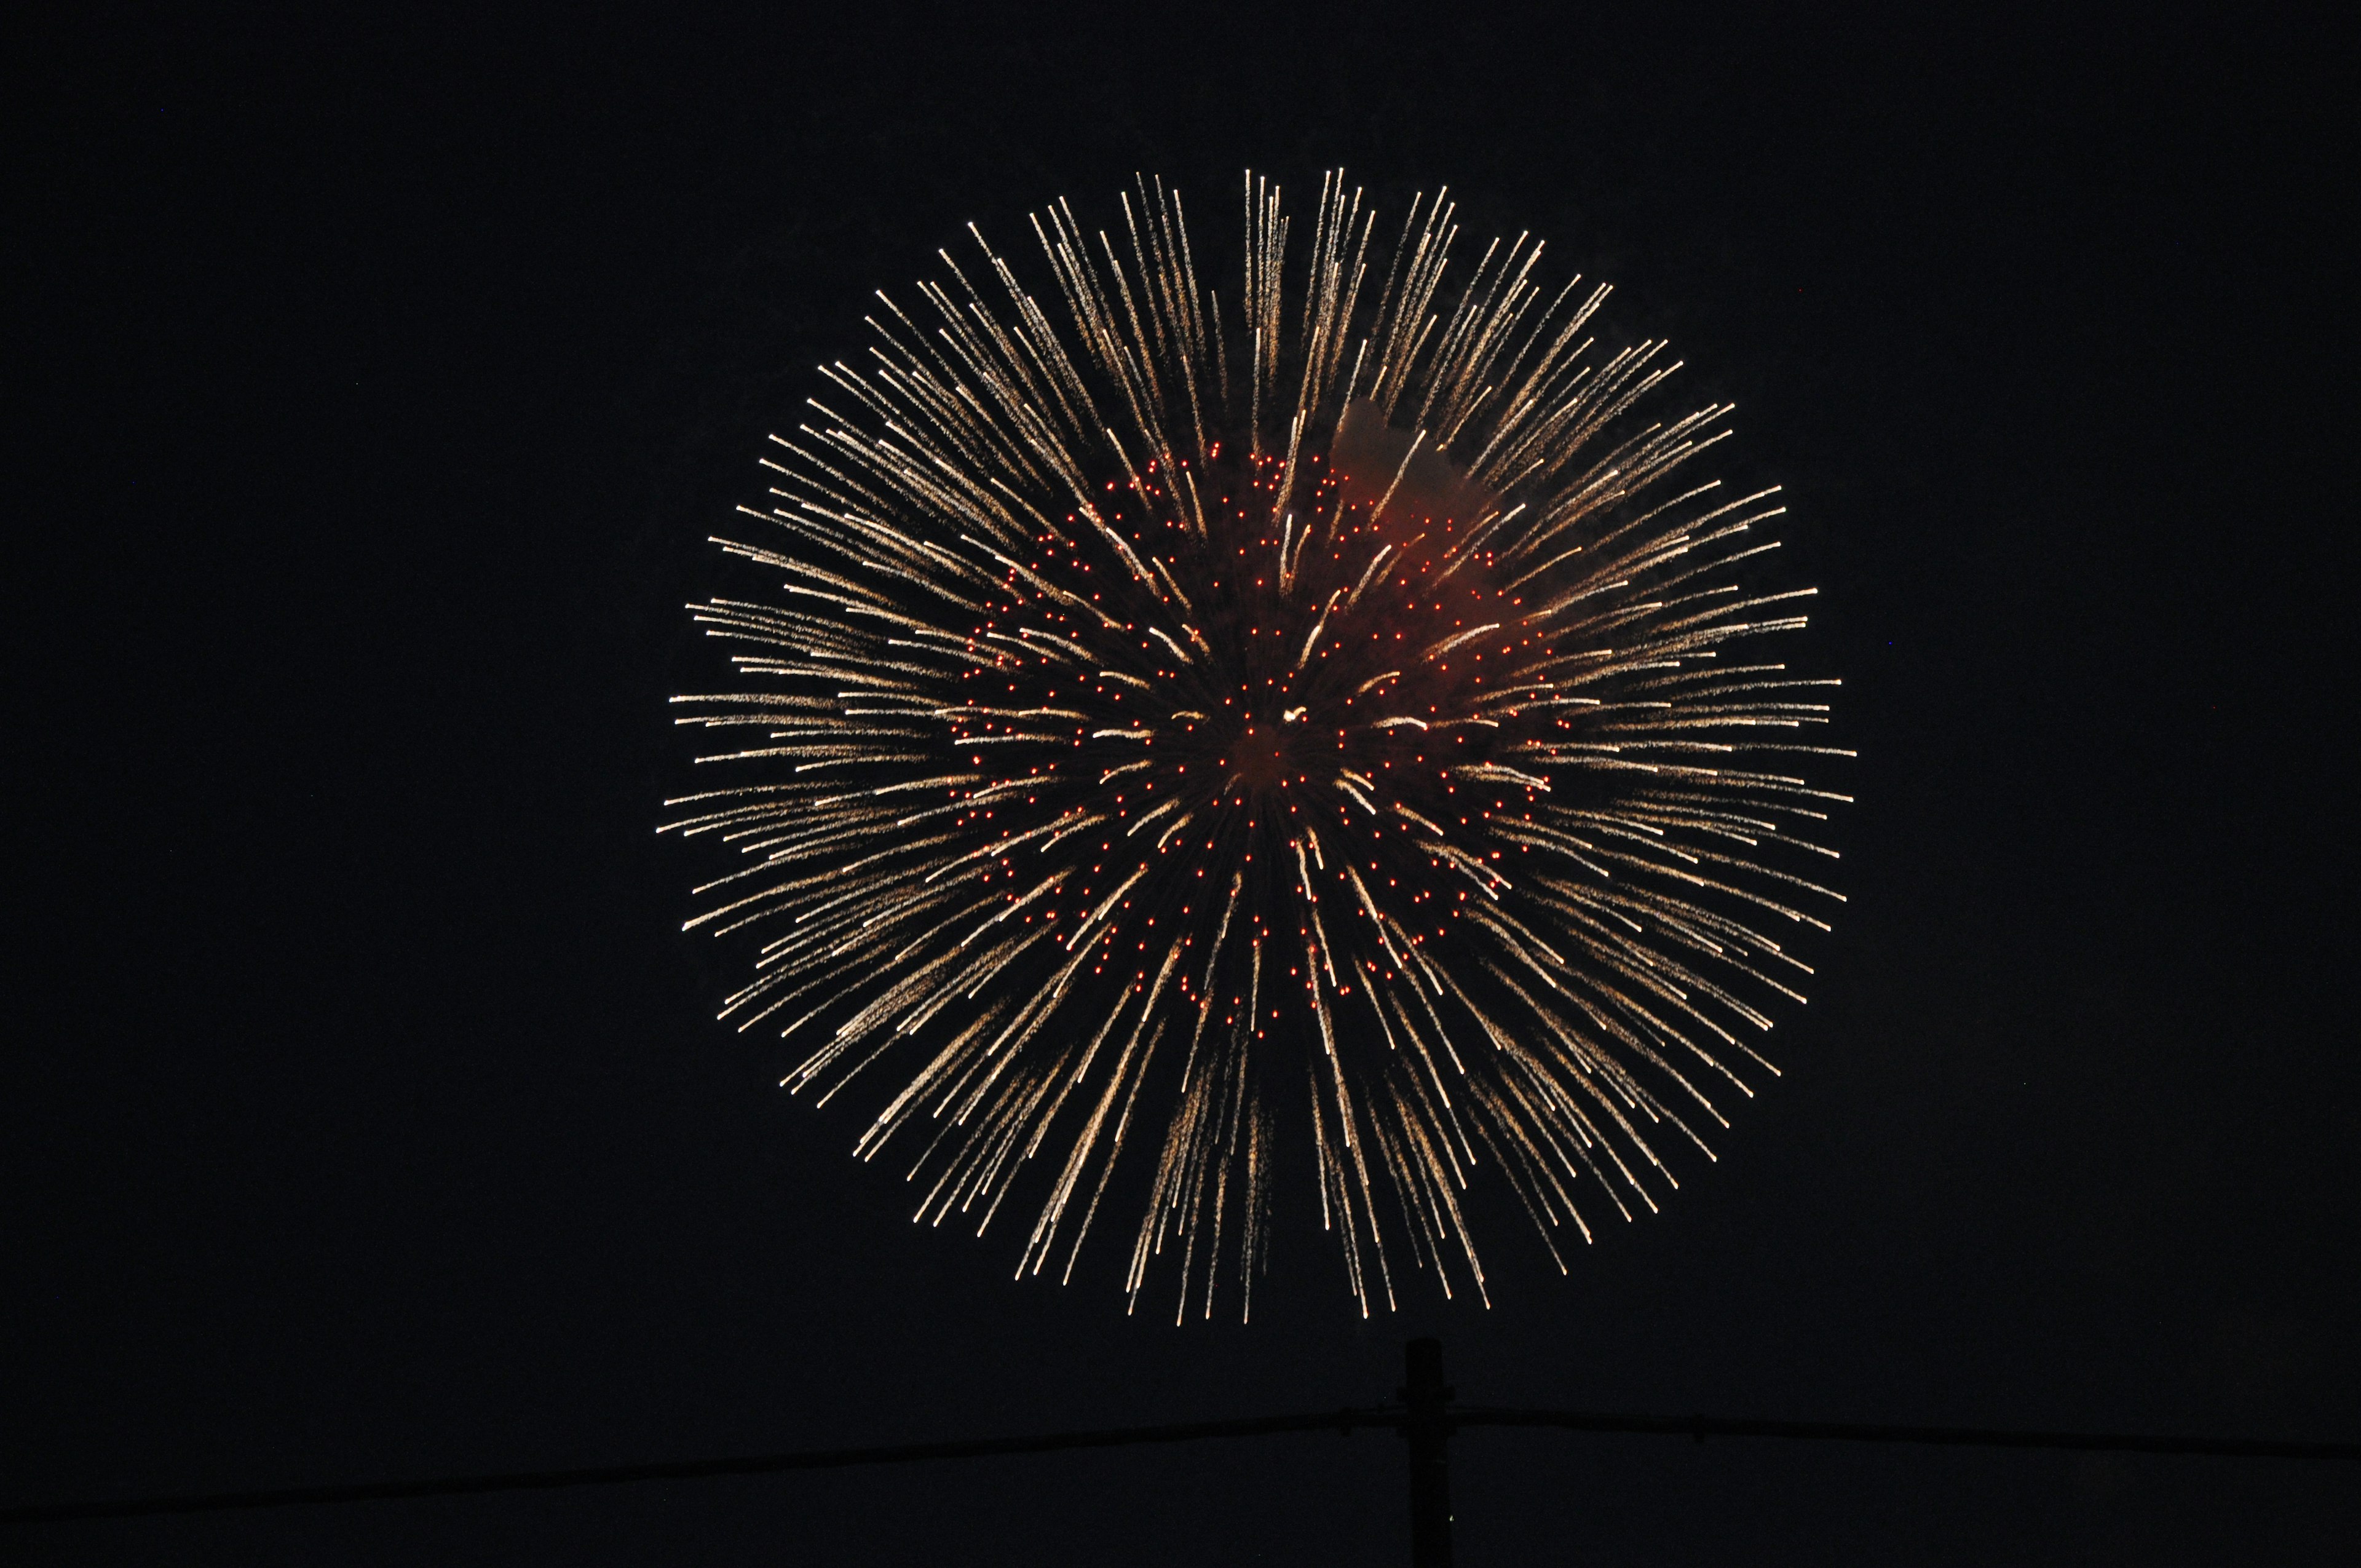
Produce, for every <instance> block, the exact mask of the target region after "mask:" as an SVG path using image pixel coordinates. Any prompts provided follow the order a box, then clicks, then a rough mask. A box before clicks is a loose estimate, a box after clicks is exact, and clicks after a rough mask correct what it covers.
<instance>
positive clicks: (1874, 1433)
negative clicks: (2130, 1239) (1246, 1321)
mask: <svg viewBox="0 0 2361 1568" xmlns="http://www.w3.org/2000/svg"><path fill="white" fill-rule="evenodd" d="M1412 1344H1413V1346H1414V1347H1416V1346H1427V1345H1433V1346H1434V1348H1433V1351H1431V1352H1430V1353H1429V1355H1430V1357H1431V1358H1432V1360H1433V1366H1432V1368H1431V1369H1430V1368H1429V1367H1427V1366H1426V1365H1422V1362H1421V1360H1420V1358H1419V1356H1418V1352H1417V1350H1416V1349H1415V1348H1414V1349H1413V1351H1412V1359H1411V1381H1412V1383H1413V1385H1415V1386H1416V1387H1413V1388H1410V1389H1405V1390H1404V1394H1405V1397H1406V1398H1408V1399H1409V1403H1408V1404H1392V1405H1380V1406H1376V1407H1364V1408H1359V1409H1338V1410H1328V1411H1316V1412H1311V1413H1306V1414H1301V1415H1281V1416H1249V1417H1246V1418H1245V1419H1243V1420H1224V1421H1182V1422H1178V1423H1172V1424H1167V1425H1161V1426H1143V1427H1114V1428H1105V1429H1101V1430H1097V1431H1066V1432H1049V1433H1044V1434H1041V1435H1038V1436H1032V1437H999V1438H981V1439H974V1440H971V1441H968V1442H917V1443H898V1444H892V1445H889V1446H885V1447H876V1448H829V1449H807V1450H804V1451H801V1452H798V1453H765V1454H743V1455H738V1456H734V1457H730V1458H721V1459H688V1460H673V1461H666V1462H662V1463H657V1464H610V1465H598V1466H592V1467H588V1468H584V1469H573V1470H524V1471H511V1472H506V1473H502V1474H496V1475H446V1476H438V1477H434V1478H432V1479H427V1480H413V1481H371V1482H362V1483H358V1484H355V1485H346V1486H284V1487H277V1488H269V1489H249V1490H243V1491H236V1492H208V1493H197V1494H184V1495H181V1496H166V1497H125V1498H115V1499H110V1500H102V1501H92V1502H79V1503H39V1504H33V1505H30V1506H25V1507H17V1508H0V1525H27V1524H61V1523H66V1522H69V1521H72V1520H79V1519H152V1518H159V1517H165V1516H172V1515H187V1514H203V1513H221V1512H227V1511H231V1510H236V1509H249V1508H293V1507H300V1506H306V1505H317V1504H328V1503H365V1502H392V1501H398V1500H401V1499H405V1498H418V1497H479V1496H483V1495H486V1494H489V1493H500V1492H535V1491H552V1490H556V1489H560V1488H564V1487H570V1486H620V1485H625V1484H628V1483H631V1482H638V1481H697V1480H708V1479H712V1478H714V1477H718V1476H723V1475H780V1474H784V1473H786V1472H789V1471H796V1470H836V1469H843V1468H847V1467H849V1466H852V1465H861V1464H914V1463H918V1462H922V1461H927V1460H937V1459H986V1458H993V1457H997V1456H1001V1455H1008V1454H1019V1453H1060V1452H1062V1451H1065V1450H1070V1449H1085V1448H1120V1447H1128V1446H1133V1445H1137V1444H1143V1443H1163V1442H1201V1441H1203V1440H1206V1439H1212V1438H1225V1437H1266V1436H1270V1435H1274V1434H1277V1433H1279V1432H1296V1431H1335V1432H1339V1433H1344V1434H1349V1433H1352V1432H1354V1431H1369V1430H1378V1429H1382V1430H1387V1431H1400V1432H1402V1433H1403V1434H1404V1435H1406V1436H1409V1437H1411V1439H1412V1440H1413V1446H1414V1447H1419V1446H1422V1444H1429V1443H1433V1442H1440V1441H1441V1440H1442V1439H1443V1438H1445V1437H1447V1436H1448V1435H1449V1434H1450V1433H1451V1432H1453V1431H1465V1430H1466V1429H1468V1428H1471V1427H1550V1428H1555V1429H1558V1430H1560V1431H1587V1432H1603V1433H1620V1434H1624V1435H1637V1436H1661V1437H1687V1438H1692V1439H1694V1440H1696V1441H1697V1442H1703V1441H1705V1440H1706V1439H1707V1438H1709V1437H1731V1438H1777V1439H1787V1440H1800V1441H1806V1442H1867V1443H1910V1444H1919V1445H1927V1446H1934V1447H1946V1448H1993V1449H2048V1450H2064V1451H2068V1452H2074V1453H2150V1454H2181V1455H2191V1456H2208V1457H2215V1458H2225V1459H2288V1460H2313V1461H2327V1462H2334V1463H2349V1462H2352V1461H2356V1460H2361V1442H2288V1441H2282V1440H2278V1439H2258V1438H2224V1437H2185V1436H2158V1435H2153V1434H2142V1433H2127V1432H2070V1431H2031V1430H2011V1429H2004V1428H1988V1427H1936V1426H1894V1425H1878V1424H1869V1423H1862V1422H1855V1421H1783V1420H1748V1419H1744V1418H1733V1417H1728V1416H1704V1415H1694V1416H1652V1415H1632V1414H1625V1413H1618V1412H1613V1411H1600V1410H1543V1409H1506V1408H1499V1407H1494V1406H1484V1405H1476V1406H1464V1405H1450V1404H1446V1403H1444V1400H1445V1399H1447V1398H1448V1397H1449V1390H1446V1389H1444V1388H1443V1387H1441V1360H1440V1357H1441V1347H1440V1346H1439V1345H1435V1344H1434V1342H1433V1341H1431V1340H1430V1341H1414V1342H1412ZM1422 1374H1424V1376H1422ZM1439 1453H1440V1450H1439V1449H1436V1450H1432V1451H1430V1458H1429V1464H1430V1466H1432V1465H1433V1464H1436V1463H1439V1460H1436V1459H1434V1458H1433V1457H1432V1456H1431V1455H1432V1454H1439ZM1415 1457H1416V1456H1414V1458H1415ZM1433 1486H1440V1483H1439V1482H1434V1483H1431V1487H1433ZM1438 1496H1440V1494H1439V1493H1438ZM1443 1517H1444V1519H1445V1520H1446V1522H1447V1519H1448V1514H1447V1512H1445V1513H1444V1515H1443ZM1445 1550H1446V1551H1447V1550H1448V1548H1447V1546H1446V1547H1445ZM1445 1560H1446V1561H1447V1559H1445Z"/></svg>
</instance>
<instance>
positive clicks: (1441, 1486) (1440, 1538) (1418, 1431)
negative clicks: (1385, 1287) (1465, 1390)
mask: <svg viewBox="0 0 2361 1568" xmlns="http://www.w3.org/2000/svg"><path fill="white" fill-rule="evenodd" d="M1402 1364H1403V1371H1404V1373H1405V1375H1406V1376H1405V1380H1404V1382H1403V1384H1402V1387H1401V1392H1400V1395H1399V1396H1398V1397H1399V1398H1400V1400H1401V1402H1402V1405H1403V1407H1404V1410H1403V1415H1402V1422H1401V1435H1402V1443H1403V1446H1404V1447H1406V1448H1408V1449H1409V1450H1410V1564H1411V1568H1451V1451H1450V1442H1451V1411H1450V1405H1451V1399H1452V1396H1453V1395H1454V1394H1455V1393H1457V1392H1458V1390H1456V1389H1455V1388H1452V1387H1448V1386H1447V1385H1446V1384H1444V1381H1443V1342H1442V1341H1441V1340H1439V1339H1414V1340H1412V1341H1411V1342H1410V1343H1408V1344H1406V1345H1404V1346H1403V1347H1402Z"/></svg>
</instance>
